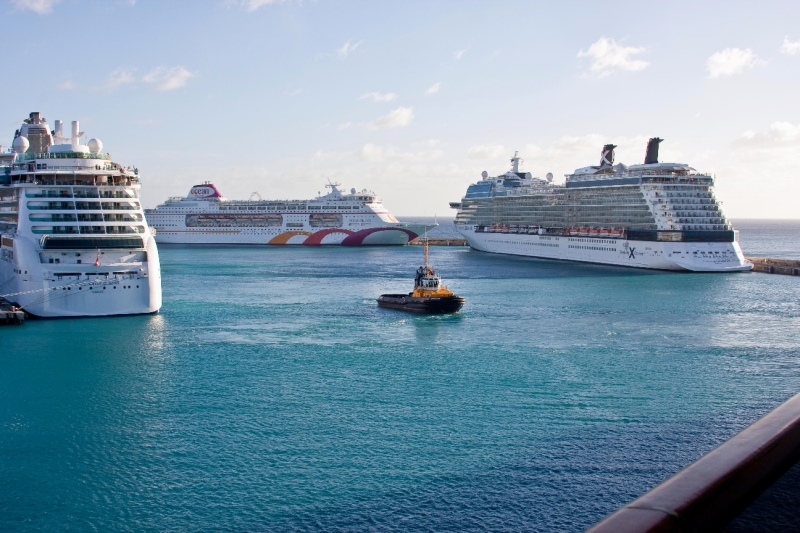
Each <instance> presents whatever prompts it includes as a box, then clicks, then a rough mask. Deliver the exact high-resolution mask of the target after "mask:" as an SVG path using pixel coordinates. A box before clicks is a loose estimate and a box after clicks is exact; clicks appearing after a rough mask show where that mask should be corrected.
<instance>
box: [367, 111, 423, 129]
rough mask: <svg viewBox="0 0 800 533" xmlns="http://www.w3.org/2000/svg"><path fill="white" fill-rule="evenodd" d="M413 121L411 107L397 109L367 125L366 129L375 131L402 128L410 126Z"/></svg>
mask: <svg viewBox="0 0 800 533" xmlns="http://www.w3.org/2000/svg"><path fill="white" fill-rule="evenodd" d="M412 120H414V108H413V107H398V108H397V109H395V110H394V111H390V112H389V114H387V115H384V116H382V117H379V118H378V119H377V120H375V121H374V122H371V123H369V124H368V125H367V128H368V129H371V130H377V129H380V128H403V127H405V126H408V125H409V124H411V121H412Z"/></svg>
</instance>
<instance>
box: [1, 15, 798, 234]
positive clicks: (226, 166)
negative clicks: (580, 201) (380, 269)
mask: <svg viewBox="0 0 800 533" xmlns="http://www.w3.org/2000/svg"><path fill="white" fill-rule="evenodd" d="M0 17H2V21H3V22H4V24H3V25H2V26H3V35H4V42H5V43H6V44H7V49H6V52H7V55H6V61H5V62H4V64H5V68H4V69H3V74H2V75H1V76H2V77H1V78H0V79H2V81H3V83H0V97H2V101H3V102H4V105H3V106H2V107H0V145H3V146H5V147H8V146H10V144H11V140H12V138H13V133H14V130H15V129H17V128H18V127H19V125H20V124H21V122H22V120H23V119H24V118H26V117H27V116H28V113H29V112H31V111H39V112H41V113H42V115H43V116H44V117H46V118H47V119H48V121H49V123H50V124H52V123H53V122H54V120H55V119H61V120H63V121H64V122H65V123H66V124H68V123H69V122H70V121H72V120H80V121H81V130H83V131H85V132H86V139H89V138H99V139H100V140H102V142H103V144H104V151H108V152H110V153H111V155H112V157H113V159H114V160H115V161H117V162H119V163H121V164H123V165H136V166H137V167H138V168H139V172H140V176H141V179H142V192H141V196H142V200H143V203H144V205H145V207H155V206H156V205H157V204H158V203H160V202H162V201H163V200H165V199H166V198H167V197H169V196H185V195H186V194H187V193H188V191H189V188H190V187H191V186H192V185H194V184H197V183H201V182H204V181H211V182H213V183H214V184H216V185H217V187H218V188H219V189H220V190H221V192H222V193H223V194H224V195H225V196H227V197H228V198H231V199H246V198H249V197H250V195H251V194H252V193H253V192H258V193H259V194H260V195H261V197H262V198H264V199H267V198H270V199H272V198H300V199H303V198H311V197H313V196H315V195H316V194H317V193H318V192H319V191H324V185H325V184H326V183H327V182H328V180H331V181H334V182H336V181H338V182H340V183H341V184H342V186H343V188H345V189H350V188H351V187H353V188H356V189H358V190H361V189H363V188H367V189H371V190H374V191H375V192H376V193H378V195H380V196H381V197H382V198H383V200H384V204H385V205H386V206H387V207H388V208H389V209H390V211H392V212H393V213H394V214H395V215H398V216H402V215H407V216H412V215H434V214H437V215H439V216H445V217H446V216H452V215H454V212H453V211H451V210H450V209H449V208H448V202H450V201H457V200H459V199H460V198H461V197H462V196H463V194H464V192H465V191H466V188H467V186H468V185H469V184H470V183H473V182H475V181H477V180H479V179H480V173H481V171H483V170H486V171H488V172H489V174H490V175H496V174H501V173H503V172H505V171H506V170H508V169H509V159H510V157H511V156H512V155H513V154H514V152H515V151H519V153H520V156H521V157H522V158H523V159H524V163H523V165H522V169H523V170H524V171H528V172H531V173H532V174H533V175H534V176H540V177H543V176H544V175H545V174H546V173H548V172H552V173H553V174H554V175H555V176H556V178H555V181H556V182H563V180H564V177H563V176H564V174H566V173H569V172H571V171H573V170H574V169H575V168H578V167H583V166H587V165H592V164H598V163H599V160H600V150H601V148H602V145H603V144H605V143H608V142H612V143H614V144H617V145H618V148H617V151H616V155H617V158H616V160H617V162H623V163H626V164H629V165H630V164H636V163H641V162H643V159H644V152H645V145H646V142H647V139H648V138H649V137H653V136H659V137H661V138H663V139H665V140H664V142H663V143H662V144H661V149H660V160H661V161H669V162H679V163H687V164H689V165H691V166H693V167H694V168H696V169H698V170H700V171H704V172H709V173H714V174H715V175H716V178H717V182H716V183H717V195H718V198H719V199H720V200H721V201H722V202H723V205H722V207H723V210H724V212H725V213H726V215H727V216H728V217H730V218H733V219H736V218H800V209H798V197H800V172H798V171H800V26H798V24H797V21H798V20H800V2H796V1H792V2H788V1H786V2H780V1H774V2H752V1H746V2H739V1H725V2H722V1H720V2H714V1H707V2H697V1H690V2H682V1H673V2H641V1H629V2H628V1H625V2H623V1H619V2H616V1H607V2H603V1H594V2H588V1H586V2H578V1H568V0H565V1H559V2H510V1H509V2H506V1H499V0H494V1H491V2H489V1H487V2H477V1H469V0H463V1H452V2H448V1H425V2H423V1H398V2H391V1H381V2H374V1H363V2H360V1H326V0H316V1H311V0H303V1H291V0H285V1H279V0H274V1H268V0H208V1H201V0H194V1H181V0H172V1H170V2H163V1H155V0H153V1H150V0H0ZM67 128H68V126H67Z"/></svg>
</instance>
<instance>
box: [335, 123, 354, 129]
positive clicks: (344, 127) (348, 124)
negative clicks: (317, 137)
mask: <svg viewBox="0 0 800 533" xmlns="http://www.w3.org/2000/svg"><path fill="white" fill-rule="evenodd" d="M352 125H353V123H352V122H343V123H342V124H339V125H338V126H336V129H337V130H346V129H348V128H349V127H350V126H352Z"/></svg>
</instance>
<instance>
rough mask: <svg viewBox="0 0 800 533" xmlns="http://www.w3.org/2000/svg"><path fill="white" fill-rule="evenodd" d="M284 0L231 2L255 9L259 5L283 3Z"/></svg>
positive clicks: (250, 9)
mask: <svg viewBox="0 0 800 533" xmlns="http://www.w3.org/2000/svg"><path fill="white" fill-rule="evenodd" d="M284 2H286V0H234V1H233V2H230V3H233V4H236V5H239V6H242V7H244V8H245V9H246V10H247V11H255V10H256V9H258V8H259V7H262V6H268V5H273V4H283V3H284Z"/></svg>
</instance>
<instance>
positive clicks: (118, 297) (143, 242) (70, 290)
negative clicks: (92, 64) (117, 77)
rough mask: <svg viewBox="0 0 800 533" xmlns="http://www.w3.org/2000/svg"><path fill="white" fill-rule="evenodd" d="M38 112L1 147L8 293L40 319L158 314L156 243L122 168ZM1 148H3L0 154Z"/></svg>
mask: <svg viewBox="0 0 800 533" xmlns="http://www.w3.org/2000/svg"><path fill="white" fill-rule="evenodd" d="M62 128H63V125H62V123H61V121H60V120H56V121H55V125H54V129H53V130H50V129H49V128H48V124H47V121H46V120H45V119H44V118H43V117H41V116H40V115H39V113H31V114H30V117H29V118H27V119H25V121H24V123H23V124H22V126H21V127H20V129H19V130H17V132H16V134H15V136H14V141H13V144H12V151H11V152H6V153H0V234H1V235H0V241H1V242H2V246H0V297H2V298H3V299H5V300H6V301H8V302H11V303H13V304H15V305H17V306H19V307H21V308H23V309H24V310H25V311H26V312H28V313H30V314H31V315H34V316H39V317H78V316H108V315H130V314H143V313H155V312H157V311H158V310H159V308H160V307H161V268H160V264H159V259H158V249H157V248H156V242H155V239H154V238H153V236H152V234H151V231H150V229H149V228H148V227H147V222H146V221H145V219H144V213H143V212H142V208H141V204H140V202H139V187H140V185H139V175H138V170H137V169H134V168H131V167H123V166H121V165H119V164H117V163H114V162H112V161H111V157H110V156H109V155H108V154H104V153H102V149H103V144H102V143H101V142H100V141H99V140H98V139H91V140H90V141H89V142H88V143H87V144H85V145H84V144H80V138H81V137H82V136H83V133H82V132H80V131H79V124H78V122H77V121H75V122H72V131H71V135H65V134H64V132H63V129H62ZM0 151H1V150H0Z"/></svg>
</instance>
